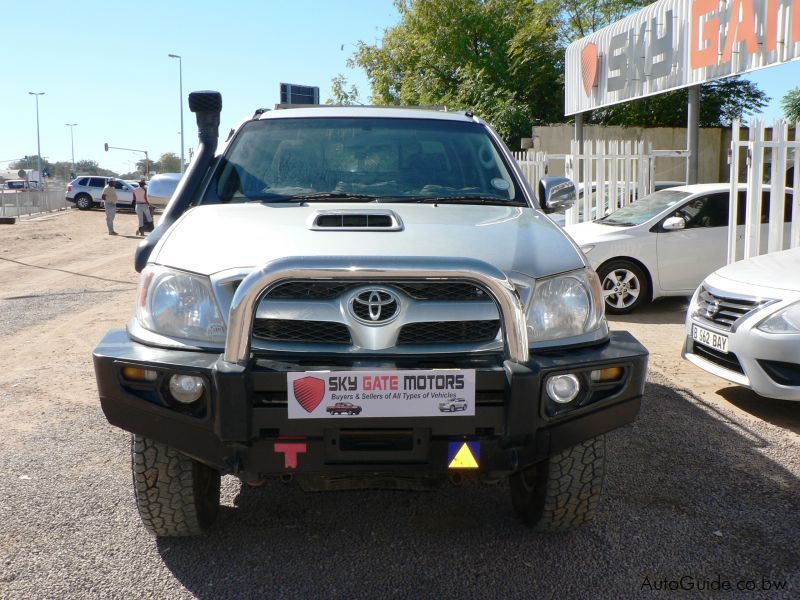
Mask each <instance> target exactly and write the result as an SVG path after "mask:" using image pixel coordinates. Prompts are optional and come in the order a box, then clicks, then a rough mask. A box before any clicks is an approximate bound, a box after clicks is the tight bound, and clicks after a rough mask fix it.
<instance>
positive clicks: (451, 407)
mask: <svg viewBox="0 0 800 600" xmlns="http://www.w3.org/2000/svg"><path fill="white" fill-rule="evenodd" d="M458 410H467V401H466V400H465V399H464V398H453V399H452V400H445V401H444V402H439V411H440V412H456V411H458Z"/></svg>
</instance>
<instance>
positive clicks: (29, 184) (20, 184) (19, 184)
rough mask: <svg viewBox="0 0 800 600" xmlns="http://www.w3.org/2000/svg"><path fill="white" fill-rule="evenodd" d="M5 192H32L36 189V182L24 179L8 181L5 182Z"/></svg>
mask: <svg viewBox="0 0 800 600" xmlns="http://www.w3.org/2000/svg"><path fill="white" fill-rule="evenodd" d="M6 189H7V190H33V189H37V184H36V182H33V181H27V180H25V179H9V180H8V181H6Z"/></svg>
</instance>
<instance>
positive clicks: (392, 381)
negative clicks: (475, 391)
mask: <svg viewBox="0 0 800 600" xmlns="http://www.w3.org/2000/svg"><path fill="white" fill-rule="evenodd" d="M359 380H361V386H359ZM401 380H402V384H403V387H402V388H400V383H401ZM399 389H403V390H436V391H438V390H463V389H464V375H404V376H402V377H400V376H399V375H348V376H345V377H339V376H336V375H331V376H329V377H328V391H330V392H356V391H359V390H363V391H365V392H371V391H379V390H380V391H392V392H396V391H398V390H399Z"/></svg>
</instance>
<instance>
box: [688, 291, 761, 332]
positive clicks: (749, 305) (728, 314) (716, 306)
mask: <svg viewBox="0 0 800 600" xmlns="http://www.w3.org/2000/svg"><path fill="white" fill-rule="evenodd" d="M766 302H768V300H761V299H758V298H751V299H744V298H731V297H728V296H722V295H718V294H714V293H712V292H711V291H709V290H707V289H706V288H702V289H701V291H700V295H699V296H698V297H697V312H696V313H695V316H696V317H698V318H700V319H702V320H703V321H708V322H709V323H713V324H714V325H716V326H717V327H719V328H721V329H724V330H726V331H730V330H731V328H732V327H733V324H734V323H735V322H736V321H738V320H739V319H741V318H742V317H744V316H746V315H748V314H749V313H751V312H753V311H754V310H757V309H758V308H760V307H761V306H763V305H764V304H765V303H766Z"/></svg>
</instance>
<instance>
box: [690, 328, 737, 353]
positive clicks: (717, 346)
mask: <svg viewBox="0 0 800 600" xmlns="http://www.w3.org/2000/svg"><path fill="white" fill-rule="evenodd" d="M692 339H693V340H694V341H695V342H697V343H698V344H703V346H708V347H709V348H712V349H714V350H716V351H717V352H722V353H724V354H727V353H728V336H727V335H722V334H721V333H715V332H713V331H711V330H710V329H706V328H705V327H700V326H699V325H695V324H694V323H692Z"/></svg>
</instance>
